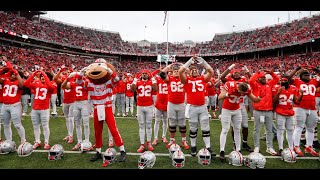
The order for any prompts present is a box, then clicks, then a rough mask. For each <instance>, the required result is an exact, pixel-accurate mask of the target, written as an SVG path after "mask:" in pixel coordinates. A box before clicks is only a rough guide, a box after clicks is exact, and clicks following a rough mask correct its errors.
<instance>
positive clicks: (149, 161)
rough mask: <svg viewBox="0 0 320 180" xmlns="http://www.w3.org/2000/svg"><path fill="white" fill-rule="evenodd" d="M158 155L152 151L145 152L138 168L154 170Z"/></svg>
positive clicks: (141, 156) (140, 158)
mask: <svg viewBox="0 0 320 180" xmlns="http://www.w3.org/2000/svg"><path fill="white" fill-rule="evenodd" d="M156 159H157V158H156V155H155V154H154V153H153V152H152V151H145V152H144V153H142V154H141V155H140V157H139V160H138V168H139V169H144V168H152V167H153V165H154V164H155V163H156Z"/></svg>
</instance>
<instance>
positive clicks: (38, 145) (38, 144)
mask: <svg viewBox="0 0 320 180" xmlns="http://www.w3.org/2000/svg"><path fill="white" fill-rule="evenodd" d="M38 147H41V142H34V144H33V146H32V148H33V149H37V148H38Z"/></svg>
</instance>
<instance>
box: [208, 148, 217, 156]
mask: <svg viewBox="0 0 320 180" xmlns="http://www.w3.org/2000/svg"><path fill="white" fill-rule="evenodd" d="M207 150H208V151H209V152H210V154H211V157H215V156H216V155H217V154H216V153H215V152H213V151H212V149H211V147H208V148H207Z"/></svg>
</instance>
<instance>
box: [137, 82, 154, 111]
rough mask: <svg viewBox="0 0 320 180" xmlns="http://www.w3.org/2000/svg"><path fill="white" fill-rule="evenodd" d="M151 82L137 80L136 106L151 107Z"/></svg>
mask: <svg viewBox="0 0 320 180" xmlns="http://www.w3.org/2000/svg"><path fill="white" fill-rule="evenodd" d="M151 92H152V82H151V80H146V81H144V80H139V81H138V82H137V106H151V105H153V99H152V93H151Z"/></svg>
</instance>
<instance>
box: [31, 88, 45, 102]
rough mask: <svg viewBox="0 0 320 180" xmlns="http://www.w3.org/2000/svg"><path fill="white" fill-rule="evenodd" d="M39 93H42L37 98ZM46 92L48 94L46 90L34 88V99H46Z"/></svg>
mask: <svg viewBox="0 0 320 180" xmlns="http://www.w3.org/2000/svg"><path fill="white" fill-rule="evenodd" d="M40 91H41V92H42V95H41V96H39V92H40ZM47 92H48V90H47V89H46V88H36V95H35V97H34V99H40V100H44V99H46V96H47Z"/></svg>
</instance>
